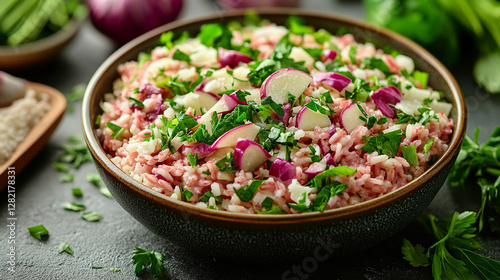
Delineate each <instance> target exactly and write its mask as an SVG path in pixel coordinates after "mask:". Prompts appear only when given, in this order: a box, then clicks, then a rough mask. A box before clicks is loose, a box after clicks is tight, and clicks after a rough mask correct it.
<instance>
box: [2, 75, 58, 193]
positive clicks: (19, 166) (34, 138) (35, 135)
mask: <svg viewBox="0 0 500 280" xmlns="http://www.w3.org/2000/svg"><path fill="white" fill-rule="evenodd" d="M26 86H27V87H28V88H31V89H34V90H35V92H36V93H45V94H48V95H49V99H50V109H49V111H48V112H47V114H45V116H44V117H43V118H42V119H41V120H40V121H39V122H38V124H36V125H35V126H34V127H33V128H32V129H31V130H30V132H29V133H28V135H26V137H25V138H24V140H23V141H22V142H21V143H20V144H19V146H17V148H16V149H15V150H14V152H13V153H12V155H11V156H10V157H9V158H8V159H7V160H6V161H5V162H3V163H1V164H0V191H2V190H3V189H4V188H5V187H6V186H7V185H9V184H8V182H9V175H10V176H12V175H14V174H15V176H18V175H19V173H20V172H21V171H22V170H23V168H24V167H25V166H26V165H27V164H28V163H29V162H30V161H31V160H32V159H33V158H34V157H35V155H36V154H38V152H39V151H40V150H41V149H42V147H43V146H44V145H45V144H46V143H47V141H48V140H49V138H50V136H51V135H52V133H53V132H54V130H55V129H56V127H57V125H58V124H59V122H60V121H61V118H62V116H63V114H64V111H65V110H66V98H65V97H64V95H63V94H62V93H61V92H60V91H58V90H57V89H55V88H52V87H49V86H46V85H43V84H38V83H32V82H28V83H27V84H26ZM9 168H11V169H10V170H13V171H15V172H14V173H12V172H11V173H10V174H9Z"/></svg>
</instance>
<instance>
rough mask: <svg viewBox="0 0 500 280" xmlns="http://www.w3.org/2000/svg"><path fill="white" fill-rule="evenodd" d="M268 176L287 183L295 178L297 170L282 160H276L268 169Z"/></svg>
mask: <svg viewBox="0 0 500 280" xmlns="http://www.w3.org/2000/svg"><path fill="white" fill-rule="evenodd" d="M269 175H270V176H273V177H275V178H278V179H280V180H281V181H282V182H284V183H287V182H290V181H291V180H293V179H295V178H297V170H296V169H295V165H293V164H292V163H290V162H288V161H286V160H284V159H282V158H277V159H276V160H275V161H274V162H273V163H272V164H271V167H270V168H269Z"/></svg>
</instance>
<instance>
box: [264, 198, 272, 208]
mask: <svg viewBox="0 0 500 280" xmlns="http://www.w3.org/2000/svg"><path fill="white" fill-rule="evenodd" d="M273 203H274V200H273V199H272V198H270V197H266V198H265V199H264V200H263V201H262V203H261V204H262V207H265V208H267V209H271V207H273Z"/></svg>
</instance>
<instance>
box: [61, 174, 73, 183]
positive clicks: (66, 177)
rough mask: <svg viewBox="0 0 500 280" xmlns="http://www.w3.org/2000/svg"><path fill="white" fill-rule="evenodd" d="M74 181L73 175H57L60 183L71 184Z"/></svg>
mask: <svg viewBox="0 0 500 280" xmlns="http://www.w3.org/2000/svg"><path fill="white" fill-rule="evenodd" d="M74 180H75V175H73V174H68V173H64V174H61V175H59V182H61V183H69V182H73V181H74Z"/></svg>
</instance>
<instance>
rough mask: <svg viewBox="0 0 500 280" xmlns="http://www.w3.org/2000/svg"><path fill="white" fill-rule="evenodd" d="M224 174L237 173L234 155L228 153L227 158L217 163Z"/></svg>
mask: <svg viewBox="0 0 500 280" xmlns="http://www.w3.org/2000/svg"><path fill="white" fill-rule="evenodd" d="M215 166H217V167H219V169H220V171H222V172H236V165H235V163H234V158H233V153H227V154H226V157H225V158H223V159H221V160H219V161H218V162H216V163H215Z"/></svg>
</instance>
